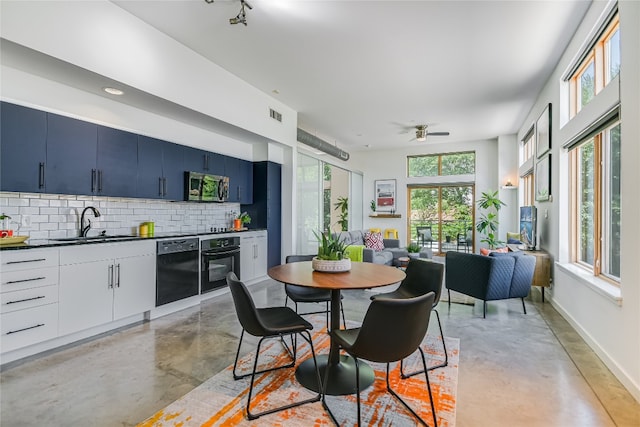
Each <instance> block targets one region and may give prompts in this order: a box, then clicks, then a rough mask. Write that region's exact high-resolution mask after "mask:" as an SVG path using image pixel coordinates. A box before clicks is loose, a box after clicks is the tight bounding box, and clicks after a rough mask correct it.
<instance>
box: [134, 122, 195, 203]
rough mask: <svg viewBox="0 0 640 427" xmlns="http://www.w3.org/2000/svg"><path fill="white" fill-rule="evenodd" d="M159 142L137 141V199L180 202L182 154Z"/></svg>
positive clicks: (165, 143) (175, 147) (177, 147)
mask: <svg viewBox="0 0 640 427" xmlns="http://www.w3.org/2000/svg"><path fill="white" fill-rule="evenodd" d="M183 148H184V147H182V146H180V145H177V144H172V143H170V142H167V141H163V140H160V139H155V138H150V137H148V136H142V135H140V136H139V137H138V191H137V194H138V197H143V198H149V199H169V200H183V199H184V166H183V159H184V151H183Z"/></svg>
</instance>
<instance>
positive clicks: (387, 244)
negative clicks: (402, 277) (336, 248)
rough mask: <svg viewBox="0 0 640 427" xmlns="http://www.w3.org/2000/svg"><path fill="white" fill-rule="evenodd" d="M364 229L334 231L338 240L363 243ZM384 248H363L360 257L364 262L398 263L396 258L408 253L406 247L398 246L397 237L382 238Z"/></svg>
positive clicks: (354, 243)
mask: <svg viewBox="0 0 640 427" xmlns="http://www.w3.org/2000/svg"><path fill="white" fill-rule="evenodd" d="M365 232H366V231H364V230H355V231H341V232H339V233H334V236H337V237H338V239H340V241H342V242H344V243H346V244H348V245H364V233H365ZM383 242H384V249H383V250H381V251H374V250H373V249H369V248H364V251H363V253H362V259H363V261H364V262H372V263H374V264H386V265H395V266H397V265H400V263H399V262H398V258H400V257H406V256H408V255H409V253H408V252H407V249H406V248H401V247H400V240H398V239H383Z"/></svg>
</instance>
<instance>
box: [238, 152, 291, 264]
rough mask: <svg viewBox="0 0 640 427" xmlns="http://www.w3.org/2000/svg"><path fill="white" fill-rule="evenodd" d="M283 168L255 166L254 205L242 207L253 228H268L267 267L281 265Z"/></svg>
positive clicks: (273, 165)
mask: <svg viewBox="0 0 640 427" xmlns="http://www.w3.org/2000/svg"><path fill="white" fill-rule="evenodd" d="M281 169H282V168H281V166H280V165H279V164H278V163H273V162H256V163H254V164H253V204H252V205H247V206H244V205H243V206H242V210H246V211H247V212H249V214H250V215H251V226H252V227H256V228H266V229H267V233H268V252H267V265H268V266H269V267H273V266H275V265H279V264H280V263H281V252H282V249H281V238H282V223H281V222H282V207H281V201H282V197H281V186H282V184H281V181H282V178H281V174H282V170H281Z"/></svg>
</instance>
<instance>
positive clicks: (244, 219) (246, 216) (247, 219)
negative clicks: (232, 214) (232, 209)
mask: <svg viewBox="0 0 640 427" xmlns="http://www.w3.org/2000/svg"><path fill="white" fill-rule="evenodd" d="M236 219H239V220H240V222H241V223H242V224H243V225H244V224H249V223H250V222H251V217H250V216H249V214H248V213H246V212H242V213H241V214H240V215H238V216H236Z"/></svg>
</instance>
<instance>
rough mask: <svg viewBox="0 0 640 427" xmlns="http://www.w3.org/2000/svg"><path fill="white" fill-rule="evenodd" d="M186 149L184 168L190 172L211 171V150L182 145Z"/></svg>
mask: <svg viewBox="0 0 640 427" xmlns="http://www.w3.org/2000/svg"><path fill="white" fill-rule="evenodd" d="M182 149H183V150H184V168H185V169H184V170H185V171H189V172H200V173H211V172H210V171H209V169H210V167H209V163H210V160H211V159H210V157H209V152H207V151H204V150H200V149H198V148H193V147H182Z"/></svg>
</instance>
